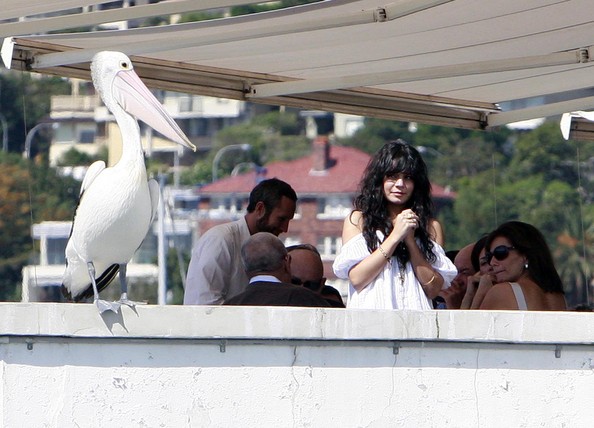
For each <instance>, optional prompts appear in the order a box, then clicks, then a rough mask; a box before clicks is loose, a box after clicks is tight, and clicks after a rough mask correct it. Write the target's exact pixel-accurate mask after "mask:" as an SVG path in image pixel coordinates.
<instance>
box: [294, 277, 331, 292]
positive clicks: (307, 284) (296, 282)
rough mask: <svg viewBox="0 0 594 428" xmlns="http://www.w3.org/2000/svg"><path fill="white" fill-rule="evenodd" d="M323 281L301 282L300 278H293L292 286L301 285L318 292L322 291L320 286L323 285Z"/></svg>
mask: <svg viewBox="0 0 594 428" xmlns="http://www.w3.org/2000/svg"><path fill="white" fill-rule="evenodd" d="M322 279H323V278H322ZM322 279H320V280H319V281H301V279H300V278H296V277H292V278H291V284H293V285H301V286H303V287H305V288H307V289H309V290H311V291H318V290H319V289H320V285H322Z"/></svg>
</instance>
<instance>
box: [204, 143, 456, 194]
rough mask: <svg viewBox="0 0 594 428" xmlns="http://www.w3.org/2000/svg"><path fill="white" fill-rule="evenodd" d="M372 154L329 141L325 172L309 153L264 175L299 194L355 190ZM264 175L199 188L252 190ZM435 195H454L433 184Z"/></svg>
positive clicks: (276, 165)
mask: <svg viewBox="0 0 594 428" xmlns="http://www.w3.org/2000/svg"><path fill="white" fill-rule="evenodd" d="M369 159H370V156H369V155H368V154H367V153H365V152H362V151H361V150H358V149H355V148H353V147H342V146H334V145H330V155H329V168H328V169H327V170H326V171H322V172H312V165H313V162H314V155H313V154H310V155H309V156H305V157H302V158H299V159H295V160H292V161H278V162H272V163H270V164H268V165H266V166H265V168H266V175H265V176H264V177H263V178H278V179H280V180H283V181H286V182H287V183H289V184H290V185H291V187H293V189H295V192H296V193H297V195H302V194H324V193H355V192H356V191H357V188H358V186H359V181H360V180H361V175H362V174H363V171H364V170H365V167H366V166H367V163H368V162H369ZM257 179H262V176H257V175H256V172H255V171H250V172H247V173H245V174H241V175H236V176H234V177H225V178H222V179H220V180H217V181H216V182H214V183H210V184H207V185H205V186H203V187H201V188H200V193H202V194H224V193H249V192H251V190H252V189H253V188H254V186H255V185H256V180H257ZM432 187H433V196H434V197H436V198H445V199H453V198H454V197H455V195H454V193H452V192H450V191H448V190H447V189H444V188H443V187H441V186H438V185H436V184H432Z"/></svg>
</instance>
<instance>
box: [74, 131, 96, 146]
mask: <svg viewBox="0 0 594 428" xmlns="http://www.w3.org/2000/svg"><path fill="white" fill-rule="evenodd" d="M78 142H79V143H81V144H93V143H94V142H95V131H94V130H92V129H87V130H84V131H80V132H79V134H78Z"/></svg>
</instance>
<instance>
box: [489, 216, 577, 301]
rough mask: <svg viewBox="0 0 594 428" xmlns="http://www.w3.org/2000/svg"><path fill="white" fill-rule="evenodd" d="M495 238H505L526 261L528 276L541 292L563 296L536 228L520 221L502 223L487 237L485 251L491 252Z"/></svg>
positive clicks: (555, 273)
mask: <svg viewBox="0 0 594 428" xmlns="http://www.w3.org/2000/svg"><path fill="white" fill-rule="evenodd" d="M497 237H504V238H507V239H508V240H509V242H511V245H512V246H513V247H514V248H515V249H516V250H517V251H518V252H519V253H521V254H523V255H524V256H525V257H526V259H528V275H529V276H530V278H532V280H534V282H536V283H537V284H538V286H539V287H540V288H541V289H542V290H543V291H545V292H548V293H561V294H565V292H564V291H563V283H562V282H561V278H560V277H559V273H557V269H555V263H554V262H553V256H552V255H551V250H550V249H549V246H548V245H547V242H546V240H545V238H544V236H543V235H542V233H541V232H540V231H539V230H538V229H537V228H536V227H534V226H532V225H531V224H528V223H523V222H521V221H508V222H506V223H503V224H501V225H500V226H499V227H498V228H497V229H495V230H494V231H493V232H491V233H490V234H489V236H487V240H486V241H485V248H486V249H487V251H490V250H491V244H492V243H493V240H494V239H495V238H497Z"/></svg>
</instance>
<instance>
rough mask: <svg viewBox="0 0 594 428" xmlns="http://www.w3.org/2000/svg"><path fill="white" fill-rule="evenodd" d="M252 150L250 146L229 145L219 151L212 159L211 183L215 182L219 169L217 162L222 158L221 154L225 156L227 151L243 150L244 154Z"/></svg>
mask: <svg viewBox="0 0 594 428" xmlns="http://www.w3.org/2000/svg"><path fill="white" fill-rule="evenodd" d="M251 148H252V146H251V145H249V144H230V145H228V146H225V147H223V148H222V149H220V150H219V151H218V152H217V153H216V154H215V156H214V159H213V160H212V181H213V183H214V182H215V181H216V180H217V171H218V168H219V161H220V160H221V156H223V154H225V153H226V152H228V151H231V150H237V149H239V150H243V151H244V152H246V151H248V150H250V149H251Z"/></svg>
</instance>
